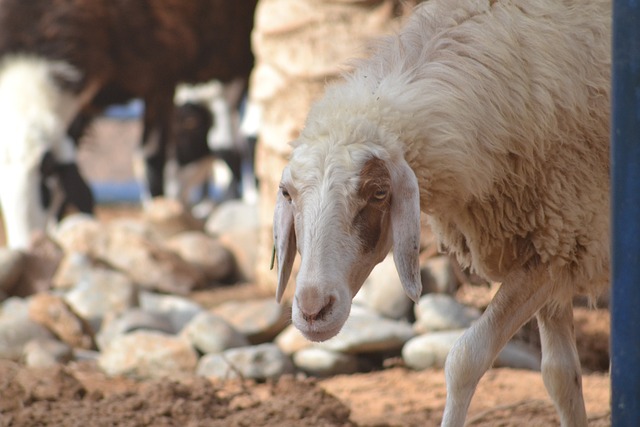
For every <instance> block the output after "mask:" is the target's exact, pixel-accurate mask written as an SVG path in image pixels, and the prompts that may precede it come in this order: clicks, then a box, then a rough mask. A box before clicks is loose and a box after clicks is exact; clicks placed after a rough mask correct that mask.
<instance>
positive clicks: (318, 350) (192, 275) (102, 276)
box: [0, 200, 539, 380]
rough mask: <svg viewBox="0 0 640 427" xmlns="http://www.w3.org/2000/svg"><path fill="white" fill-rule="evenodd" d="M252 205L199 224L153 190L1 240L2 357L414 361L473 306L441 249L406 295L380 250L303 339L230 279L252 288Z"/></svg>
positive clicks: (277, 311) (117, 367)
mask: <svg viewBox="0 0 640 427" xmlns="http://www.w3.org/2000/svg"><path fill="white" fill-rule="evenodd" d="M257 218H258V215H257V212H256V208H255V207H254V206H251V205H245V204H242V203H241V202H237V201H234V202H227V203H225V204H223V205H221V206H220V207H219V208H218V209H217V210H216V211H215V212H214V213H213V215H212V216H211V217H210V218H209V220H208V221H207V223H206V224H204V225H202V224H198V223H196V222H194V221H193V219H192V218H190V217H189V216H188V215H186V214H185V212H184V210H182V209H181V208H180V207H179V205H177V204H174V203H172V202H170V201H167V200H158V201H156V202H155V204H154V205H153V206H151V207H150V209H149V211H148V212H147V213H145V214H144V215H141V217H140V218H136V219H132V218H128V219H117V220H113V221H109V222H99V221H97V220H95V219H94V218H91V217H87V216H82V215H74V216H70V217H68V218H67V219H65V220H64V221H63V222H62V223H61V224H60V225H59V226H58V227H57V229H56V230H54V231H53V232H52V234H51V236H50V237H45V236H41V237H40V238H39V239H37V240H36V241H35V242H34V249H33V250H32V251H30V252H28V253H22V252H17V251H11V250H7V249H4V250H0V292H2V298H3V299H4V301H3V302H2V303H1V304H0V358H6V359H13V360H21V361H23V362H24V363H25V364H27V365H30V366H47V365H51V364H55V363H66V362H69V361H72V360H86V359H90V360H94V361H95V362H96V363H97V365H98V366H99V367H100V368H101V369H103V370H104V371H105V372H107V373H108V374H111V375H120V374H124V375H130V376H135V377H139V378H149V377H181V376H185V375H193V374H197V375H202V376H207V377H215V378H233V377H238V376H241V377H245V378H253V379H258V380H263V379H267V378H274V377H278V376H280V375H282V374H284V373H293V372H304V373H307V374H310V375H317V376H327V375H334V374H339V373H353V372H358V371H362V370H368V369H372V368H375V367H379V366H381V365H382V363H383V361H384V360H395V361H399V360H402V363H404V364H405V365H407V366H409V367H411V368H414V369H425V368H428V367H441V366H442V364H443V362H444V359H445V357H446V354H447V352H448V350H449V348H450V347H451V344H452V343H453V341H454V340H455V339H456V338H457V337H458V336H459V335H460V334H461V333H462V332H463V331H464V329H465V328H467V327H468V326H469V325H470V324H471V323H472V322H473V321H474V320H475V319H477V318H478V316H479V315H480V311H479V310H478V309H476V308H473V307H469V306H465V305H462V304H460V303H458V302H456V300H455V299H454V298H453V297H452V296H451V295H450V294H449V293H448V292H446V291H449V292H451V291H453V290H455V289H456V288H457V286H458V282H457V280H458V279H457V276H456V274H454V270H453V268H452V266H451V264H450V262H449V260H448V259H447V258H445V257H430V258H428V259H426V260H425V261H424V265H423V280H424V284H425V289H431V290H440V291H441V292H439V293H437V292H430V293H426V294H425V295H424V296H423V297H422V299H421V301H420V303H419V304H418V305H414V304H413V303H412V302H411V301H410V300H409V299H408V298H407V297H406V296H405V295H404V293H403V291H402V287H401V285H400V283H399V278H398V276H397V273H396V272H395V268H394V266H393V260H392V258H391V256H390V257H388V259H387V260H385V261H384V262H383V263H381V264H380V265H378V266H377V267H376V268H375V269H374V271H373V272H372V274H371V276H370V277H369V279H368V280H367V281H366V283H365V285H364V286H363V288H362V290H361V292H360V293H359V294H358V295H357V296H356V298H355V300H354V305H353V309H352V314H351V316H350V318H349V320H348V321H347V323H346V325H345V327H344V329H343V330H342V332H341V333H340V334H339V335H338V336H336V337H334V338H332V339H331V340H328V341H326V342H323V343H311V342H309V341H307V340H306V339H304V338H303V337H302V336H301V335H300V334H299V333H298V331H297V330H296V329H295V328H293V326H292V325H290V307H289V306H288V305H287V304H283V305H279V304H277V303H276V302H275V299H274V298H273V296H272V295H265V294H264V293H260V292H257V291H256V295H255V296H251V295H247V293H246V292H244V293H242V292H240V291H241V290H242V289H243V288H247V287H248V288H249V289H258V288H257V287H253V288H251V285H250V284H249V283H251V282H252V281H253V280H254V277H253V274H254V273H253V271H254V269H253V268H252V266H254V264H255V253H256V248H257V246H258V241H257V235H258V225H257V223H258V221H257ZM235 290H237V291H238V292H236V293H234V291H235ZM217 293H225V295H227V296H228V297H226V298H218V299H217V300H216V298H213V297H212V296H213V295H216V294H217ZM233 295H242V298H240V297H238V298H232V297H229V296H233ZM212 301H216V302H215V303H213V302H212ZM400 358H401V359H400ZM497 363H498V364H500V365H506V366H513V367H519V368H530V369H537V368H538V367H539V356H538V352H537V351H536V350H533V349H531V348H528V347H525V346H523V345H518V344H516V343H512V344H510V345H509V346H507V348H506V349H505V351H503V352H502V353H501V355H500V357H499V358H498V360H497Z"/></svg>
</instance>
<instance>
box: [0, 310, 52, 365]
mask: <svg viewBox="0 0 640 427" xmlns="http://www.w3.org/2000/svg"><path fill="white" fill-rule="evenodd" d="M53 338H54V337H53V334H51V332H49V330H48V329H47V328H45V327H43V326H41V325H39V324H38V323H36V322H34V321H33V320H31V318H30V317H29V304H28V300H26V299H21V298H16V297H13V298H9V299H7V300H6V301H4V302H3V303H2V305H0V358H1V359H11V360H19V359H20V357H21V356H22V354H23V352H24V347H25V345H26V344H27V343H28V342H29V341H31V340H34V339H53Z"/></svg>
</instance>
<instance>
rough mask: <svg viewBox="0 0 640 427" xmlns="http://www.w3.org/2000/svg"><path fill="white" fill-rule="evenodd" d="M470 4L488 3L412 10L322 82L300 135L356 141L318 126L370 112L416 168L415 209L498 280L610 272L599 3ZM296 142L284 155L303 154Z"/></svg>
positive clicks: (605, 45)
mask: <svg viewBox="0 0 640 427" xmlns="http://www.w3.org/2000/svg"><path fill="white" fill-rule="evenodd" d="M479 3H483V4H482V5H483V6H484V9H482V8H480V9H476V7H478V8H479V7H480V6H481V5H480V4H474V3H473V2H468V1H462V2H447V3H446V4H445V5H444V6H443V5H441V4H440V3H438V2H429V4H428V5H426V6H425V7H423V8H421V9H419V10H418V11H417V12H416V14H415V15H414V17H413V19H412V20H411V22H409V23H408V25H407V26H406V27H405V29H404V31H403V32H402V34H401V35H400V37H389V38H387V39H386V40H384V41H383V42H382V43H381V46H380V48H379V49H380V51H381V52H384V53H385V54H384V55H377V56H374V57H373V58H371V59H369V60H366V61H363V62H362V63H360V64H358V65H359V66H358V68H357V69H356V71H355V72H354V73H353V74H351V75H347V80H348V82H347V83H346V84H345V85H339V86H336V87H334V88H329V89H328V90H327V92H326V94H325V96H324V97H323V99H322V100H320V101H319V102H318V103H316V105H315V106H314V107H313V109H312V111H311V112H310V114H309V121H308V122H307V123H306V126H305V129H304V130H303V132H302V134H301V137H300V138H299V140H298V143H297V144H298V145H303V144H305V142H307V141H311V143H312V144H316V143H320V144H345V148H346V149H347V150H350V151H355V150H358V147H357V143H356V142H355V141H354V140H352V139H348V138H345V139H337V138H336V139H319V138H318V137H317V135H322V134H324V133H330V132H333V133H336V134H337V133H339V132H341V130H340V129H336V128H335V126H336V123H338V124H339V125H340V126H342V127H346V128H349V127H351V128H355V127H357V126H358V124H355V121H358V120H367V121H369V122H370V123H374V124H375V125H376V126H377V127H378V129H377V131H378V132H383V131H384V132H387V133H389V134H391V135H393V136H394V138H384V137H383V138H376V139H375V141H376V142H377V143H379V144H381V146H380V147H379V149H381V150H384V151H387V152H390V153H394V152H398V150H401V151H402V153H396V154H395V155H402V156H404V158H405V159H406V160H407V162H408V163H409V165H410V166H411V168H412V170H414V172H415V173H416V176H417V178H418V181H419V183H420V202H421V208H422V210H423V211H424V212H427V213H428V214H429V219H430V223H431V225H432V226H433V228H434V230H435V232H436V234H437V235H438V237H439V238H440V241H441V242H442V243H443V244H444V246H445V247H447V249H448V250H449V251H451V252H453V253H454V254H455V255H456V256H457V257H458V259H459V261H460V262H461V263H462V264H463V265H464V266H471V267H473V268H474V269H475V270H476V271H477V272H478V273H480V274H482V275H484V276H487V277H490V278H493V279H496V280H501V279H502V278H504V275H505V273H506V272H508V271H510V270H512V269H513V268H515V267H519V266H520V265H517V264H521V265H524V264H525V263H526V262H529V261H531V262H533V261H535V262H543V263H548V264H549V265H550V266H555V267H558V268H559V270H558V271H560V269H561V270H566V271H567V273H570V274H571V275H572V276H574V277H575V278H576V280H575V282H576V283H577V284H580V285H585V286H589V287H591V286H597V285H600V284H602V283H601V279H602V277H606V276H608V271H607V266H608V237H607V236H608V216H607V215H603V213H604V212H606V211H607V209H608V208H607V207H608V203H609V195H608V194H609V190H608V175H609V111H608V108H607V106H608V85H609V67H610V60H609V41H608V39H607V37H606V36H607V35H608V34H609V29H608V22H607V19H605V18H606V17H607V16H608V15H607V11H608V2H601V3H600V4H595V5H594V4H591V3H587V2H585V4H581V5H580V8H582V9H583V10H582V11H581V12H580V13H579V14H577V16H573V15H576V14H573V15H569V16H564V15H559V14H558V13H561V12H562V6H560V5H556V6H554V3H557V2H552V1H549V2H526V3H523V6H522V7H521V9H518V8H517V6H516V5H510V4H509V3H506V4H504V5H503V4H502V3H501V2H495V3H494V4H493V5H491V6H489V2H479ZM553 9H557V13H556V14H554V15H552V17H548V18H546V19H541V17H542V15H543V14H545V13H550V11H551V12H553ZM519 10H522V12H519V13H514V11H519ZM594 16H602V17H603V19H590V18H591V17H594ZM556 17H557V18H559V19H556ZM588 18H589V19H588ZM472 21H476V22H477V23H476V22H472ZM465 23H466V24H465ZM549 39H553V43H552V44H550V43H549ZM514 46H519V48H518V49H514ZM537 53H540V54H539V55H536V54H537ZM461 58H464V59H462V60H461ZM346 117H353V119H352V121H351V122H350V120H349V119H345V118H346ZM370 141H371V140H367V141H366V142H365V144H369V143H370ZM360 143H362V142H360ZM383 144H384V145H383ZM350 146H353V148H352V147H350ZM333 149H335V148H333ZM314 150H317V148H314ZM363 150H364V152H366V151H369V150H370V148H369V147H364V148H363ZM298 153H299V154H298ZM298 153H295V154H294V156H293V157H292V165H294V166H295V165H297V163H296V162H297V161H298V158H299V157H303V156H304V161H305V162H306V161H307V158H306V154H303V150H302V149H301V150H300V151H299V152H298ZM578 162H579V164H580V166H579V167H576V166H575V165H576V163H578ZM356 163H357V162H356ZM297 169H298V170H303V169H304V168H303V167H298V168H297ZM302 173H306V172H302ZM309 173H313V172H309ZM594 261H597V262H594ZM593 279H598V280H597V281H596V282H594V280H593ZM580 282H583V283H580ZM580 290H581V291H591V290H592V289H585V288H581V289H580ZM593 290H594V291H596V292H597V291H598V289H593Z"/></svg>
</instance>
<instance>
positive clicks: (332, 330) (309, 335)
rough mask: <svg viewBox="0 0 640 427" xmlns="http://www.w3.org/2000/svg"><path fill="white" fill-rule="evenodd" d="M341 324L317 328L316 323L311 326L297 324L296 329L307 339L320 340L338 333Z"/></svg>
mask: <svg viewBox="0 0 640 427" xmlns="http://www.w3.org/2000/svg"><path fill="white" fill-rule="evenodd" d="M343 325H344V323H338V324H333V325H328V326H325V327H322V328H318V327H317V326H316V325H313V326H311V325H307V324H304V325H300V326H298V330H299V331H300V332H301V333H302V335H304V337H305V338H306V339H308V340H309V341H314V342H322V341H326V340H328V339H330V338H333V337H335V336H336V335H338V332H340V330H341V329H342V326H343Z"/></svg>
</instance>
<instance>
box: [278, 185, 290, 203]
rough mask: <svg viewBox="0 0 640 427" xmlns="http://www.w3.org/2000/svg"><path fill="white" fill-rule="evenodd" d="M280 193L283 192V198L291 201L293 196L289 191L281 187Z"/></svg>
mask: <svg viewBox="0 0 640 427" xmlns="http://www.w3.org/2000/svg"><path fill="white" fill-rule="evenodd" d="M280 191H282V196H283V197H284V198H285V199H287V201H288V202H290V201H291V194H289V191H288V190H287V189H286V188H284V187H280Z"/></svg>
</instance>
